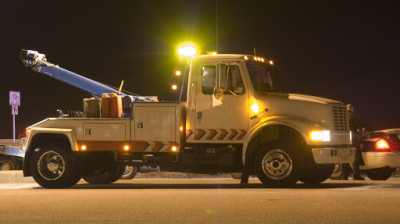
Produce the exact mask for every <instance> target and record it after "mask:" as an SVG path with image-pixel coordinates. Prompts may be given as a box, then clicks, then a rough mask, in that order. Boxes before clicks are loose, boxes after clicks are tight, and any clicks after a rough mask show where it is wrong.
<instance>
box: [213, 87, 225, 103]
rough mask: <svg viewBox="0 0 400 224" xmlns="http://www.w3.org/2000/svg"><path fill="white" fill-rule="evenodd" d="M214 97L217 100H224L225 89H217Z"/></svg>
mask: <svg viewBox="0 0 400 224" xmlns="http://www.w3.org/2000/svg"><path fill="white" fill-rule="evenodd" d="M213 95H214V97H215V98H216V99H217V100H222V98H224V89H222V88H217V87H215V88H214V91H213Z"/></svg>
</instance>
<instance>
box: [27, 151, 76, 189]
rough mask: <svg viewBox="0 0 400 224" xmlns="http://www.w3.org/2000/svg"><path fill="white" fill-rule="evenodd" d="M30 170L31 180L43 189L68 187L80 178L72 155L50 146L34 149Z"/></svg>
mask: <svg viewBox="0 0 400 224" xmlns="http://www.w3.org/2000/svg"><path fill="white" fill-rule="evenodd" d="M30 170H31V173H32V176H33V179H35V181H36V182H37V183H38V184H39V185H40V186H42V187H45V188H64V187H70V186H72V185H75V184H76V183H77V182H78V181H79V180H80V178H81V176H80V174H81V172H80V170H79V167H78V163H77V161H76V160H75V158H74V157H73V155H72V153H71V152H69V151H67V149H64V148H60V147H57V146H51V145H49V146H41V147H39V148H37V149H35V151H34V153H33V155H32V159H31V161H30Z"/></svg>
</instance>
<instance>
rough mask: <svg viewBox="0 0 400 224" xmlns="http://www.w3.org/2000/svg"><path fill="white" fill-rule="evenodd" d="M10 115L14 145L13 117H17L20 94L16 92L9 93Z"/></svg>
mask: <svg viewBox="0 0 400 224" xmlns="http://www.w3.org/2000/svg"><path fill="white" fill-rule="evenodd" d="M10 105H11V114H12V115H13V140H14V143H15V115H18V106H20V105H21V94H20V92H17V91H10Z"/></svg>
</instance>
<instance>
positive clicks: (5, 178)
mask: <svg viewBox="0 0 400 224" xmlns="http://www.w3.org/2000/svg"><path fill="white" fill-rule="evenodd" d="M0 183H35V181H34V180H33V178H32V177H24V175H23V174H22V170H14V171H0Z"/></svg>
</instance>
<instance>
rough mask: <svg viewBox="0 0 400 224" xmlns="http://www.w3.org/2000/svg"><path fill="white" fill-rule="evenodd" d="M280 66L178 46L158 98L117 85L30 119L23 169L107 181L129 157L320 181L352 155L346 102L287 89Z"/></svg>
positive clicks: (33, 62) (67, 182)
mask: <svg viewBox="0 0 400 224" xmlns="http://www.w3.org/2000/svg"><path fill="white" fill-rule="evenodd" d="M22 60H23V62H24V64H25V65H26V66H29V67H31V68H32V69H33V70H35V71H37V72H41V73H44V74H48V75H50V76H53V75H54V76H55V74H53V73H56V72H55V71H56V70H57V72H59V71H60V69H61V68H59V67H58V66H56V65H54V64H51V63H49V62H47V61H46V60H45V57H44V56H43V55H42V54H38V53H37V52H36V53H35V52H33V51H30V52H29V53H28V54H25V55H22ZM274 70H275V69H274V65H273V61H271V60H267V59H265V58H261V57H258V56H252V55H241V54H215V55H197V56H193V55H187V56H182V58H181V62H180V64H179V66H177V70H175V71H174V77H173V78H172V79H171V88H170V90H169V92H168V93H167V94H166V96H165V97H164V100H163V101H162V102H154V101H155V100H151V99H152V98H151V97H144V98H141V99H144V100H141V101H142V102H137V101H138V100H135V99H133V100H132V96H127V95H126V94H125V95H124V94H120V95H119V96H117V97H116V98H115V102H117V103H116V104H109V103H110V102H109V101H110V100H108V99H107V98H104V95H103V98H102V101H101V102H100V100H99V99H97V100H98V101H96V102H100V103H94V104H87V105H85V112H84V113H85V114H95V115H93V116H86V117H82V118H48V119H45V120H43V121H40V122H38V123H37V124H34V125H32V126H30V127H28V128H27V133H29V134H28V136H27V141H26V143H25V144H24V147H23V148H24V150H25V151H26V154H25V160H24V165H23V171H24V176H33V178H34V179H35V181H36V182H37V183H39V184H40V185H41V186H43V187H46V188H62V187H69V186H72V185H74V184H76V183H77V182H78V181H79V180H80V179H81V178H83V179H84V180H86V181H87V182H89V183H93V184H106V183H112V182H114V181H116V180H117V179H119V177H120V176H121V175H122V173H123V172H124V170H125V166H126V165H127V164H128V165H133V166H142V165H146V166H147V165H149V166H159V167H160V169H161V171H181V172H194V173H224V172H227V173H232V172H242V174H243V175H242V177H241V183H242V184H245V183H247V181H248V177H249V175H257V177H258V178H259V179H260V181H261V182H262V183H263V184H264V185H266V186H290V185H293V184H295V183H296V182H297V181H299V180H300V181H302V182H304V183H312V184H316V183H320V182H322V181H324V180H326V179H327V178H328V177H329V176H330V175H331V173H332V171H333V168H334V164H340V163H351V162H352V161H353V159H354V148H353V147H352V146H351V141H350V130H349V125H348V120H347V113H346V107H345V105H344V104H343V103H341V102H338V101H334V100H330V99H326V98H321V97H315V96H307V95H301V94H289V93H284V92H283V91H282V89H281V86H280V83H279V79H278V77H277V76H276V73H275V72H274ZM62 72H69V71H67V70H64V69H63V70H62ZM115 92H116V91H115ZM115 95H116V94H114V96H115ZM121 95H122V97H123V99H122V104H121V103H118V102H120V101H121V98H120V97H121ZM105 99H107V100H105ZM106 101H107V102H106ZM111 101H112V100H111ZM150 101H153V102H150ZM121 107H122V109H121ZM104 109H106V110H112V111H117V113H116V114H117V115H116V116H111V117H110V116H109V112H105V110H104ZM121 110H122V111H123V112H122V113H118V111H121ZM89 111H91V112H90V113H89ZM93 111H95V112H94V113H92V112H93ZM100 111H102V112H100Z"/></svg>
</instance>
